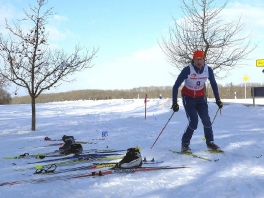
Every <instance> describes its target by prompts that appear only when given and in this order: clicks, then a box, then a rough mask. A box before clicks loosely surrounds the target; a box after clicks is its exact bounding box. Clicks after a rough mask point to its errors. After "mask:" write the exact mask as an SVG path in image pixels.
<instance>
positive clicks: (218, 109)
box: [211, 108, 220, 126]
mask: <svg viewBox="0 0 264 198" xmlns="http://www.w3.org/2000/svg"><path fill="white" fill-rule="evenodd" d="M219 110H220V108H218V110H217V111H216V114H215V117H214V119H213V121H212V124H211V126H212V125H213V123H214V120H215V118H216V116H217V113H218V111H219Z"/></svg>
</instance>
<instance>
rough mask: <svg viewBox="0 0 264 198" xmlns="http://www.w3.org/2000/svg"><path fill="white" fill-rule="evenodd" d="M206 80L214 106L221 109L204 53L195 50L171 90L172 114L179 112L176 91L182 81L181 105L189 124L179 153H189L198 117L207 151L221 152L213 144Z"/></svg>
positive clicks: (212, 74)
mask: <svg viewBox="0 0 264 198" xmlns="http://www.w3.org/2000/svg"><path fill="white" fill-rule="evenodd" d="M207 79H209V81H210V84H211V87H212V89H213V93H214V96H215V100H216V104H217V105H218V107H219V108H220V109H221V108H222V107H223V103H222V102H221V100H220V97H219V93H218V86H217V83H216V81H215V77H214V73H213V70H212V68H211V67H209V66H208V65H207V64H205V57H204V53H203V52H202V51H200V50H196V51H195V52H194V54H193V60H192V62H191V64H189V65H188V66H187V67H185V68H183V70H182V71H181V73H180V74H179V76H178V78H177V79H176V81H175V84H174V86H173V89H172V107H171V108H172V109H173V111H174V112H177V111H178V110H179V105H178V103H177V97H178V89H179V87H180V86H181V84H182V83H183V81H184V86H183V88H182V90H181V93H182V104H183V106H184V109H185V112H186V115H187V119H188V120H189V123H188V126H187V128H186V130H185V132H184V134H183V136H182V140H181V141H182V145H181V152H183V153H191V148H190V147H189V145H190V140H191V138H192V135H193V132H194V130H195V129H197V125H198V115H199V117H200V118H201V120H202V123H203V126H204V135H205V138H206V144H207V147H208V149H210V150H214V151H219V152H221V151H222V150H221V149H220V147H219V146H217V145H216V144H215V143H214V135H213V130H212V123H211V121H210V117H209V113H208V105H207V102H206V100H205V97H204V84H205V82H206V80H207ZM197 114H198V115H197Z"/></svg>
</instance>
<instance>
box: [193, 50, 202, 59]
mask: <svg viewBox="0 0 264 198" xmlns="http://www.w3.org/2000/svg"><path fill="white" fill-rule="evenodd" d="M198 57H201V58H204V53H203V51H201V50H196V51H195V52H194V53H193V59H195V58H198Z"/></svg>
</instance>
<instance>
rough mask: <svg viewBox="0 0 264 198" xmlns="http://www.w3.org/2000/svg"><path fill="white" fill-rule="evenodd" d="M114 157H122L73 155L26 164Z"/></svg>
mask: <svg viewBox="0 0 264 198" xmlns="http://www.w3.org/2000/svg"><path fill="white" fill-rule="evenodd" d="M114 155H123V154H120V153H89V154H83V155H73V156H69V157H63V158H55V159H48V160H42V161H37V162H28V164H36V163H46V162H55V161H63V160H70V159H83V158H98V157H106V156H114Z"/></svg>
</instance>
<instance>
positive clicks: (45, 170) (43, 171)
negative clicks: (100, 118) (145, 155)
mask: <svg viewBox="0 0 264 198" xmlns="http://www.w3.org/2000/svg"><path fill="white" fill-rule="evenodd" d="M162 162H163V161H156V162H152V161H143V162H142V165H146V164H158V163H162ZM116 164H117V162H110V163H106V162H101V163H93V164H92V165H88V166H80V167H74V168H67V169H63V170H58V171H57V170H56V168H57V166H56V164H51V165H50V166H49V167H47V166H46V167H44V168H43V167H42V166H41V165H39V166H38V168H37V170H36V171H35V173H34V174H59V173H65V172H71V171H77V170H87V169H99V168H107V167H114V166H116Z"/></svg>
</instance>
